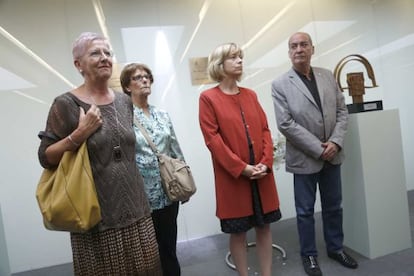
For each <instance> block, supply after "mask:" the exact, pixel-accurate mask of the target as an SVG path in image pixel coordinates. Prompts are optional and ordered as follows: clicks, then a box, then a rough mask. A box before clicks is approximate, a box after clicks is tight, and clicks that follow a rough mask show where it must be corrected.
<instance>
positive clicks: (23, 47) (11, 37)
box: [0, 26, 75, 88]
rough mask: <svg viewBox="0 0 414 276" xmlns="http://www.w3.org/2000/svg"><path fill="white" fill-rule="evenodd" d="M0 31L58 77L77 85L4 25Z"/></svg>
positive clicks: (71, 85)
mask: <svg viewBox="0 0 414 276" xmlns="http://www.w3.org/2000/svg"><path fill="white" fill-rule="evenodd" d="M0 33H1V34H2V35H3V36H4V37H5V38H7V39H8V40H9V41H10V42H12V43H13V44H15V45H16V46H17V47H19V48H20V49H21V50H23V52H25V53H26V54H28V55H29V56H30V57H32V58H33V59H35V60H36V61H37V62H39V63H40V64H41V65H42V66H43V67H45V68H46V69H47V70H49V71H50V72H52V73H53V74H54V75H56V76H57V77H58V78H60V79H61V80H62V81H64V82H65V83H66V84H68V85H69V86H70V87H72V88H75V85H73V84H72V83H71V82H70V81H68V80H67V79H66V78H65V77H64V76H63V75H61V74H60V73H59V72H58V71H56V70H55V69H54V68H53V67H52V66H50V65H49V64H48V63H47V62H46V61H44V60H43V59H41V58H40V57H39V56H38V55H36V54H35V53H34V52H33V51H32V50H30V49H29V48H27V47H26V46H25V45H24V44H23V43H21V42H20V41H19V40H17V39H16V38H15V37H14V36H12V35H11V34H10V33H9V32H7V31H6V30H5V29H4V28H3V27H1V26H0Z"/></svg>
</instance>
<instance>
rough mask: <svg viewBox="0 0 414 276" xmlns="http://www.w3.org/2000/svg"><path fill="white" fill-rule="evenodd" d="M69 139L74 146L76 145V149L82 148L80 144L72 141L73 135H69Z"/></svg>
mask: <svg viewBox="0 0 414 276" xmlns="http://www.w3.org/2000/svg"><path fill="white" fill-rule="evenodd" d="M68 139H69V141H70V142H71V143H72V144H74V145H75V146H76V147H79V146H80V144H78V143H76V142H75V141H73V139H72V135H70V134H69V135H68Z"/></svg>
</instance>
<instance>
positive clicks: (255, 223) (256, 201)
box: [220, 180, 282, 233]
mask: <svg viewBox="0 0 414 276" xmlns="http://www.w3.org/2000/svg"><path fill="white" fill-rule="evenodd" d="M251 189H252V197H253V200H252V202H253V215H251V216H247V217H241V218H231V219H221V220H220V225H221V231H223V232H224V233H243V232H247V231H248V230H250V229H251V228H253V227H261V226H264V225H265V224H270V223H272V222H275V221H278V220H280V218H281V217H282V214H281V213H280V210H279V209H277V210H275V211H271V212H269V213H267V214H264V213H263V208H262V201H261V199H260V194H259V190H258V188H257V181H256V180H254V181H252V182H251Z"/></svg>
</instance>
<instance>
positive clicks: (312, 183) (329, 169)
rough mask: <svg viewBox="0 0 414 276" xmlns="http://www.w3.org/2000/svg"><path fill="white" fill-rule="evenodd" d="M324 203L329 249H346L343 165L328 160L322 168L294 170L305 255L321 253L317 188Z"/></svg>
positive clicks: (323, 220)
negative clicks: (303, 171)
mask: <svg viewBox="0 0 414 276" xmlns="http://www.w3.org/2000/svg"><path fill="white" fill-rule="evenodd" d="M317 184H319V194H320V198H321V207H322V222H323V234H324V238H325V243H326V249H327V251H328V252H337V251H340V250H342V245H343V239H344V234H343V230H342V206H341V203H342V191H341V167H340V165H332V164H329V163H326V164H325V166H324V167H323V169H322V170H321V171H320V172H317V173H314V174H294V187H295V206H296V219H297V227H298V232H299V240H300V253H301V255H302V256H317V255H318V252H317V249H316V244H315V220H314V206H315V197H316V188H317Z"/></svg>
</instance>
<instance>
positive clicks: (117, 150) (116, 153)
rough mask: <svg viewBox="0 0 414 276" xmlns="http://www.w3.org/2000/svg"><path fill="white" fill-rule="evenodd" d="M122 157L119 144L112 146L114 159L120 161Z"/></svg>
mask: <svg viewBox="0 0 414 276" xmlns="http://www.w3.org/2000/svg"><path fill="white" fill-rule="evenodd" d="M121 159H122V151H121V146H115V147H114V160H115V161H118V162H119V161H121Z"/></svg>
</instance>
